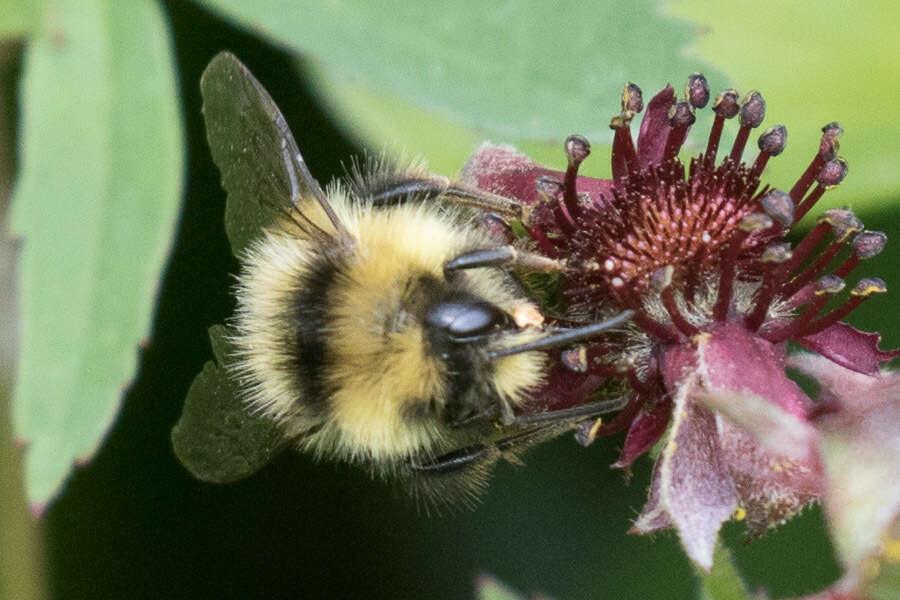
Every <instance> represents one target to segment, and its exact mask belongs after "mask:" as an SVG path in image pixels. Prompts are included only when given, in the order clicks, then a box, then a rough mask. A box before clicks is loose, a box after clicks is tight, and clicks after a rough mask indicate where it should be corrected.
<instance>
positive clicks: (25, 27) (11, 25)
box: [0, 0, 40, 39]
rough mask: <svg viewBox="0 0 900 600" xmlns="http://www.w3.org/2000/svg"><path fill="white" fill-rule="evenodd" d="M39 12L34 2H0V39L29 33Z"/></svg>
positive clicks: (8, 0) (24, 0) (37, 5)
mask: <svg viewBox="0 0 900 600" xmlns="http://www.w3.org/2000/svg"><path fill="white" fill-rule="evenodd" d="M39 10H40V9H39V4H38V2H37V1H36V0H0V39H3V38H7V37H20V36H23V35H27V34H29V33H31V32H32V31H33V30H34V28H35V26H36V25H37V16H38V13H39Z"/></svg>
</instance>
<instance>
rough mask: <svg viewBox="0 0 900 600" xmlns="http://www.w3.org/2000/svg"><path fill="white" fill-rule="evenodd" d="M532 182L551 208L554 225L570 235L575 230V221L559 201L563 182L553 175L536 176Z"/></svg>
mask: <svg viewBox="0 0 900 600" xmlns="http://www.w3.org/2000/svg"><path fill="white" fill-rule="evenodd" d="M534 184H535V187H536V188H537V192H538V195H540V197H541V199H542V200H543V201H544V202H545V203H546V204H547V205H548V206H550V208H552V209H553V216H554V218H555V219H556V225H557V226H558V227H559V229H560V230H561V231H562V232H563V233H564V234H566V235H571V234H572V232H573V231H575V223H574V222H573V221H572V218H571V217H570V216H569V214H568V213H567V212H565V209H564V208H563V205H562V203H560V201H559V197H560V196H561V195H562V193H563V189H564V187H563V183H562V182H561V181H560V180H559V179H556V178H555V177H551V176H549V175H544V176H542V177H538V178H537V179H536V180H535V182H534Z"/></svg>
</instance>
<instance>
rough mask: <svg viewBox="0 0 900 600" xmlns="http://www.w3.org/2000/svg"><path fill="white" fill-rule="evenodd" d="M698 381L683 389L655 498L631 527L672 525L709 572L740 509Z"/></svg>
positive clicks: (687, 382) (646, 528)
mask: <svg viewBox="0 0 900 600" xmlns="http://www.w3.org/2000/svg"><path fill="white" fill-rule="evenodd" d="M696 380H697V378H696V376H695V375H688V376H687V377H685V378H684V379H682V380H681V382H680V385H679V386H678V388H677V389H678V392H677V393H676V395H675V401H674V404H675V409H674V411H673V415H674V416H673V421H672V427H671V429H670V431H669V437H668V442H667V443H666V446H665V448H664V449H663V451H662V453H661V454H660V456H659V459H658V460H657V465H656V468H655V470H654V474H653V487H651V495H650V501H649V502H648V503H647V506H646V507H645V508H644V510H643V511H642V512H641V514H640V515H639V516H638V518H637V520H636V521H635V523H634V526H633V527H632V529H631V531H632V532H634V533H649V532H652V531H656V530H657V529H660V528H661V527H663V526H665V525H666V524H667V523H671V524H672V525H673V526H674V527H675V528H676V529H677V530H678V535H679V537H680V538H681V543H682V544H683V545H684V549H685V551H686V552H687V554H688V556H690V558H691V559H692V560H693V561H694V562H695V563H697V565H699V566H700V567H701V568H703V569H705V570H707V571H708V570H709V569H710V568H711V567H712V560H713V550H714V549H715V545H716V539H717V537H718V533H719V529H720V528H721V526H722V523H723V522H724V521H725V520H726V519H728V518H729V517H730V516H731V515H732V513H733V512H734V509H735V507H736V506H737V496H736V494H735V489H734V484H733V483H732V481H731V476H730V474H729V473H728V468H727V465H726V464H725V461H724V460H723V456H722V453H721V451H720V449H719V444H718V434H717V427H716V419H715V416H714V415H713V413H711V412H710V411H708V410H707V409H705V408H703V407H702V406H701V405H700V404H699V403H697V402H695V401H693V400H691V398H690V396H691V394H692V393H693V390H694V388H695V386H696ZM654 490H655V491H654Z"/></svg>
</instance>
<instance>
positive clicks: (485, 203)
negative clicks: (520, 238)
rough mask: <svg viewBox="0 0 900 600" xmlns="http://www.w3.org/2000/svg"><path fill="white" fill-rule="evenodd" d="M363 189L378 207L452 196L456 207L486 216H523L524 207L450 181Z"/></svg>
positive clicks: (411, 180) (418, 180) (416, 180)
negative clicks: (470, 209) (412, 200)
mask: <svg viewBox="0 0 900 600" xmlns="http://www.w3.org/2000/svg"><path fill="white" fill-rule="evenodd" d="M371 192H372V193H369V190H366V189H362V190H360V194H361V195H362V196H368V197H369V198H370V200H371V202H372V204H373V205H374V206H391V205H395V204H402V203H404V202H406V201H407V200H408V199H409V198H415V199H417V200H419V201H423V200H431V199H433V198H437V197H438V196H441V195H446V196H450V197H451V198H452V200H451V201H452V202H453V203H454V204H459V205H462V206H472V207H475V208H478V209H481V210H483V211H485V212H491V213H496V214H498V215H502V216H503V217H507V218H511V219H518V218H520V217H521V216H522V205H521V204H519V203H518V202H517V201H515V200H511V199H509V198H504V197H503V196H498V195H496V194H491V193H490V192H485V191H484V190H479V189H478V188H471V187H468V186H464V185H460V184H456V183H450V180H449V179H447V178H446V177H441V176H439V175H431V176H428V177H408V178H407V177H401V178H399V179H398V180H397V181H395V182H391V183H390V184H389V185H387V186H385V187H384V188H382V189H378V190H371Z"/></svg>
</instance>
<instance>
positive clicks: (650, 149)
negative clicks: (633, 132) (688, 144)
mask: <svg viewBox="0 0 900 600" xmlns="http://www.w3.org/2000/svg"><path fill="white" fill-rule="evenodd" d="M674 104H675V90H673V89H672V86H671V85H666V87H665V88H664V89H663V90H662V91H661V92H660V93H658V94H657V95H655V96H654V97H653V99H652V100H651V101H650V102H649V103H648V104H647V112H646V113H644V118H643V119H642V120H641V131H640V133H639V134H638V142H637V156H638V166H639V167H640V168H641V169H646V168H647V167H649V166H650V165H652V164H658V163H659V162H661V161H662V157H663V152H664V151H665V149H666V140H668V139H669V130H670V129H671V128H672V127H671V126H670V125H669V109H670V108H672V106H673V105H674Z"/></svg>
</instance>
